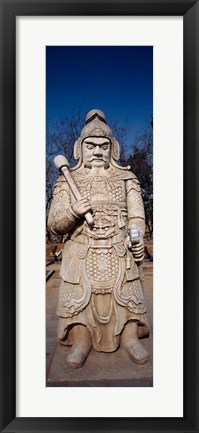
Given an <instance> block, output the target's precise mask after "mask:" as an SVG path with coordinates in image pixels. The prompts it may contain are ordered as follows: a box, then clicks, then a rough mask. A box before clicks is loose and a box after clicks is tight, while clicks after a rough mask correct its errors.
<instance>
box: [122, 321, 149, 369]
mask: <svg viewBox="0 0 199 433" xmlns="http://www.w3.org/2000/svg"><path fill="white" fill-rule="evenodd" d="M120 345H121V347H123V349H124V350H125V351H126V352H127V353H128V355H129V356H130V358H131V359H132V361H134V362H135V363H136V364H145V362H147V361H148V359H149V353H148V352H147V350H146V349H145V348H144V347H143V346H142V344H141V343H140V341H139V339H138V336H137V323H136V322H128V323H127V324H126V326H125V328H124V330H123V332H122V334H121V340H120Z"/></svg>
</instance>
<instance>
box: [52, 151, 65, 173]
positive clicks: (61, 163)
mask: <svg viewBox="0 0 199 433" xmlns="http://www.w3.org/2000/svg"><path fill="white" fill-rule="evenodd" d="M54 164H55V167H56V168H57V170H59V171H61V169H62V167H67V168H69V163H68V160H67V159H66V158H65V156H63V155H58V156H56V157H55V159H54Z"/></svg>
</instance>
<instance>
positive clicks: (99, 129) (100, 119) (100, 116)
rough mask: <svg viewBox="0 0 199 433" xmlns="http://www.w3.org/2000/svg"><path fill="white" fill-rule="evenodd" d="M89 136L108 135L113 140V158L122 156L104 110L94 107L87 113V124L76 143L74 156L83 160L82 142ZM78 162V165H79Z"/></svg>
mask: <svg viewBox="0 0 199 433" xmlns="http://www.w3.org/2000/svg"><path fill="white" fill-rule="evenodd" d="M87 137H106V138H108V139H109V140H110V142H111V159H113V160H114V161H117V160H118V159H119V156H120V149H119V143H118V141H117V140H116V139H115V138H114V137H113V133H112V131H111V128H110V127H109V126H108V125H107V122H106V118H105V115H104V113H103V111H101V110H98V109H94V110H91V111H89V112H88V113H87V115H86V122H85V126H84V127H83V129H82V132H81V135H80V137H79V138H78V140H77V141H76V142H75V145H74V158H75V159H76V160H78V162H79V164H81V162H82V143H83V140H84V139H85V138H87ZM79 164H78V166H79Z"/></svg>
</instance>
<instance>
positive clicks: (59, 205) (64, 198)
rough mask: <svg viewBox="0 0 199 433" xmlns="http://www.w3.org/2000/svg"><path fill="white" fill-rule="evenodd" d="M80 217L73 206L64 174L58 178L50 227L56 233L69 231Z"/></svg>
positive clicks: (51, 208)
mask: <svg viewBox="0 0 199 433" xmlns="http://www.w3.org/2000/svg"><path fill="white" fill-rule="evenodd" d="M78 219H79V217H78V216H77V215H76V214H75V212H74V211H73V209H72V207H71V193H70V189H69V187H68V185H67V182H66V181H65V180H64V178H63V176H60V177H59V178H58V181H57V183H56V185H55V189H54V193H53V199H52V202H51V206H50V210H49V216H48V227H49V229H50V230H51V231H52V233H55V234H66V233H68V232H69V231H70V230H71V229H72V228H73V227H74V226H75V224H76V223H77V221H78Z"/></svg>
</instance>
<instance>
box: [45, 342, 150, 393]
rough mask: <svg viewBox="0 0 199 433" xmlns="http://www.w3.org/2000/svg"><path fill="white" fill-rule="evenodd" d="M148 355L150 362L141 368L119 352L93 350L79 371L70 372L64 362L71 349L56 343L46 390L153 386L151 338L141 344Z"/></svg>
mask: <svg viewBox="0 0 199 433" xmlns="http://www.w3.org/2000/svg"><path fill="white" fill-rule="evenodd" d="M141 341H142V344H143V346H144V347H145V348H146V349H147V350H148V351H149V353H150V359H149V361H148V362H147V363H146V364H144V365H137V364H135V363H134V362H132V361H131V360H130V358H129V357H128V355H127V353H126V352H125V351H124V350H123V349H122V348H119V349H118V350H117V351H116V352H113V353H102V352H96V351H95V350H92V351H91V352H90V354H89V356H88V358H87V360H86V362H85V364H84V365H83V367H81V368H80V369H75V370H73V369H72V368H71V367H68V366H67V365H66V362H65V358H66V354H67V353H68V351H69V350H70V348H68V347H66V346H61V345H60V344H58V343H57V345H56V349H55V352H54V354H53V357H52V360H51V363H50V366H49V369H48V373H47V383H46V386H51V387H55V386H65V387H70V386H71V387H72V386H79V387H80V386H81V387H83V386H84V387H91V386H92V387H98V386H103V387H105V386H108V387H110V386H116V387H119V386H123V387H124V386H137V387H151V386H153V363H152V342H151V337H149V338H146V339H143V340H141Z"/></svg>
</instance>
